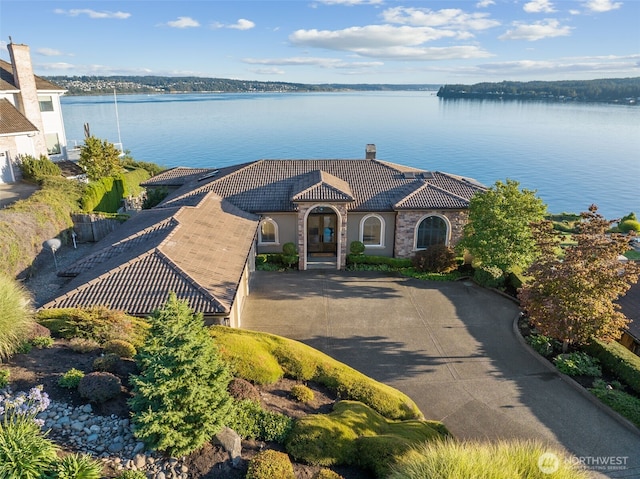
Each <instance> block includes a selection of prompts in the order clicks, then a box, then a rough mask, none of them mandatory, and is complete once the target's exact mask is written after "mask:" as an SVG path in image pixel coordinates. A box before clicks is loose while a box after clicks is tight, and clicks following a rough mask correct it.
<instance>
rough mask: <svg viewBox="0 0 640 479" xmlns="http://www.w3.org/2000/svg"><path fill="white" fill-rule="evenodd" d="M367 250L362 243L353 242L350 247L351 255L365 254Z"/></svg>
mask: <svg viewBox="0 0 640 479" xmlns="http://www.w3.org/2000/svg"><path fill="white" fill-rule="evenodd" d="M365 249H367V248H366V246H365V245H364V243H363V242H362V241H352V242H351V244H350V245H349V253H351V254H354V255H359V254H363V253H364V251H365Z"/></svg>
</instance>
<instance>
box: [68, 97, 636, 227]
mask: <svg viewBox="0 0 640 479" xmlns="http://www.w3.org/2000/svg"><path fill="white" fill-rule="evenodd" d="M62 110H63V115H64V119H65V127H66V132H67V138H68V139H69V140H74V139H75V140H79V141H80V142H81V141H82V138H83V134H84V133H83V125H84V123H89V125H90V128H91V133H92V134H93V135H95V136H97V137H99V138H103V139H104V138H106V139H108V140H109V141H111V142H114V143H116V142H118V141H119V137H120V138H121V140H122V143H123V145H124V148H125V149H126V150H129V151H130V152H131V155H132V156H133V157H134V158H135V159H136V160H141V161H152V162H155V163H158V164H161V165H163V166H166V167H173V166H188V167H210V168H217V167H221V166H225V165H231V164H236V163H244V162H247V161H252V160H257V159H261V158H287V159H290V158H364V154H365V146H366V144H367V143H374V144H376V146H377V158H378V159H381V160H386V161H391V162H394V163H400V164H404V165H410V166H415V167H418V168H422V169H427V170H438V171H445V172H448V173H453V174H456V175H461V176H467V177H472V178H475V179H476V180H478V181H480V182H481V183H484V184H485V185H487V186H490V185H492V184H494V183H495V182H496V181H497V180H505V179H507V178H510V179H514V180H517V181H519V182H520V184H521V186H522V187H525V188H529V189H533V190H537V192H538V195H539V196H540V197H541V198H542V199H543V200H544V201H545V202H546V203H547V205H548V206H549V211H551V212H554V213H559V212H563V211H569V212H580V211H585V210H586V209H587V208H588V207H589V205H590V204H592V203H595V204H597V205H598V207H599V210H600V212H601V213H602V214H604V215H605V216H606V217H608V218H616V217H620V216H622V215H625V214H628V213H629V212H631V211H635V212H636V213H637V214H640V191H639V187H638V185H639V181H640V108H639V107H634V106H622V105H606V104H566V103H565V104H562V103H538V102H497V101H470V100H440V99H439V98H437V97H436V96H435V92H349V93H288V94H277V93H239V94H230V93H220V94H217V93H211V94H171V95H119V96H118V97H117V113H118V114H117V116H116V103H115V102H114V97H113V96H98V97H96V96H87V97H63V99H62ZM116 118H118V119H119V122H118V121H116ZM118 123H119V126H120V128H119V129H120V133H118Z"/></svg>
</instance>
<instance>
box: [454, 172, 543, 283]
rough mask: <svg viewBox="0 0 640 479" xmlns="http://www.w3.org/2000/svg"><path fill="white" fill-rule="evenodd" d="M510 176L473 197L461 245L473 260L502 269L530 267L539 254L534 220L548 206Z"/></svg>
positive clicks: (539, 218)
mask: <svg viewBox="0 0 640 479" xmlns="http://www.w3.org/2000/svg"><path fill="white" fill-rule="evenodd" d="M519 186H520V183H518V182H517V181H514V180H509V179H507V181H506V183H503V182H502V181H497V182H496V183H495V185H494V186H493V187H491V188H490V189H488V190H487V191H484V192H482V193H478V194H476V195H475V196H474V197H473V198H471V202H470V205H469V222H468V223H467V225H466V226H465V229H464V235H463V238H462V240H461V241H460V243H459V244H458V247H459V248H461V249H463V250H464V249H466V250H468V251H469V253H470V254H471V255H472V256H473V258H474V262H475V263H477V264H481V265H483V266H485V267H498V268H500V269H501V270H502V271H503V272H505V273H506V272H508V271H513V270H514V269H515V270H517V269H524V268H527V267H528V266H529V265H530V264H531V263H532V262H533V260H534V259H535V257H536V255H537V248H536V242H535V240H534V238H533V235H532V232H531V226H530V225H531V223H534V222H536V221H542V220H543V218H544V215H545V214H546V211H547V206H546V205H545V204H544V203H543V202H542V200H541V199H540V198H538V197H537V196H536V192H535V191H532V190H527V189H522V190H520V189H519Z"/></svg>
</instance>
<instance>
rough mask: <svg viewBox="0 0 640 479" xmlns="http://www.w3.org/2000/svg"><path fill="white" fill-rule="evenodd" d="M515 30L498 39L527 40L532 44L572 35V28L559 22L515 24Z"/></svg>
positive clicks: (551, 20) (547, 20)
mask: <svg viewBox="0 0 640 479" xmlns="http://www.w3.org/2000/svg"><path fill="white" fill-rule="evenodd" d="M513 27H514V28H513V29H511V30H507V32H506V33H505V34H503V35H501V36H499V37H498V38H499V39H500V40H527V41H530V42H533V41H537V40H542V39H544V38H552V37H566V36H568V35H570V34H571V30H572V28H571V27H568V26H561V25H560V22H559V21H558V20H554V19H546V20H543V21H540V22H536V23H533V24H525V23H522V22H514V23H513Z"/></svg>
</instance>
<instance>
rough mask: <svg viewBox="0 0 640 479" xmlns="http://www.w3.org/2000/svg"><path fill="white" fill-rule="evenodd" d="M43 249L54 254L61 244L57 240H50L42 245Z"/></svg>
mask: <svg viewBox="0 0 640 479" xmlns="http://www.w3.org/2000/svg"><path fill="white" fill-rule="evenodd" d="M43 246H44V247H45V248H49V249H50V250H51V251H52V252H54V253H55V252H56V251H57V250H59V249H60V246H62V242H61V241H60V240H59V239H58V238H51V239H49V240H47V241H45V242H44V243H43Z"/></svg>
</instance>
